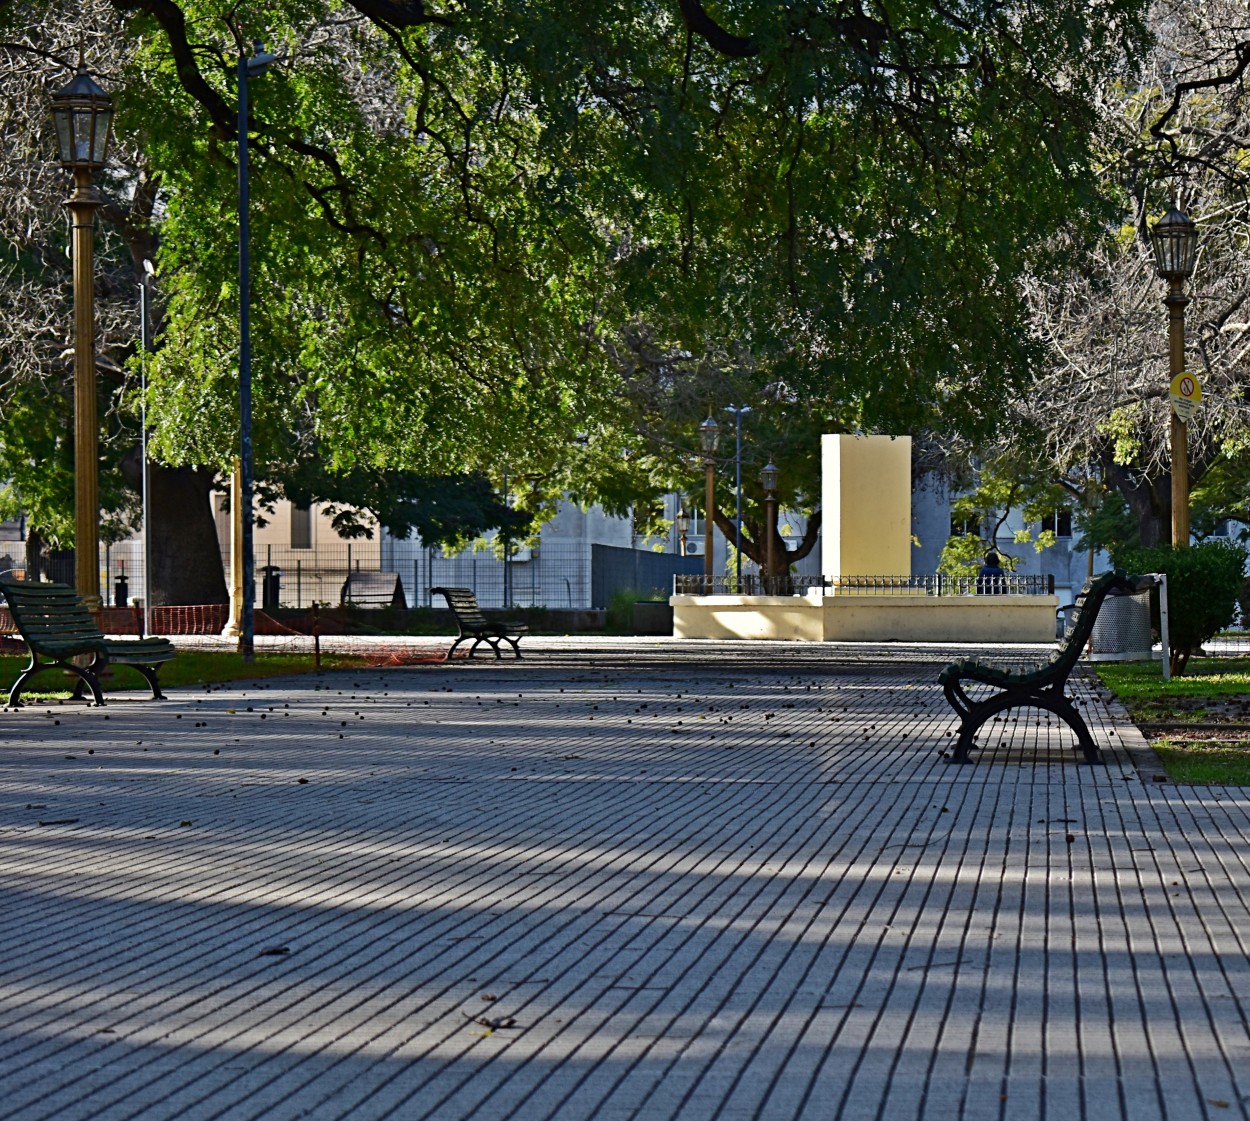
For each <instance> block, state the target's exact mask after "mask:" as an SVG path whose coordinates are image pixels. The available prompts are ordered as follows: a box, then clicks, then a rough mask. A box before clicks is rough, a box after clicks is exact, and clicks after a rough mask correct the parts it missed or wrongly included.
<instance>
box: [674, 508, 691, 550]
mask: <svg viewBox="0 0 1250 1121" xmlns="http://www.w3.org/2000/svg"><path fill="white" fill-rule="evenodd" d="M689 532H690V515H689V514H687V513H686V508H685V506H683V507H682V508H681V509H680V510H679V511H678V512H677V551H678V555H679V556H683V557H684V556H685V555H686V534H687V533H689Z"/></svg>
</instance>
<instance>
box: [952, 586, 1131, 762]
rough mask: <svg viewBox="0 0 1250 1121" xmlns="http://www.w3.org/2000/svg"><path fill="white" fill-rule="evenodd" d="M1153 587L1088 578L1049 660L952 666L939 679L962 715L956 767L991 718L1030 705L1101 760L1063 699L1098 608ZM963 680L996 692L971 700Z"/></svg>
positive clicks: (1077, 715) (1071, 706)
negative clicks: (1067, 730)
mask: <svg viewBox="0 0 1250 1121" xmlns="http://www.w3.org/2000/svg"><path fill="white" fill-rule="evenodd" d="M1143 580H1144V581H1145V582H1144V586H1145V587H1150V586H1151V585H1152V583H1153V581H1152V580H1150V578H1149V577H1146V578H1141V577H1135V576H1126V575H1125V574H1124V573H1123V572H1104V573H1103V574H1102V575H1101V576H1098V577H1096V578H1095V579H1093V580H1090V581H1089V582H1088V583H1087V584H1086V585H1085V587H1083V588H1082V589H1081V591H1080V594H1078V595H1077V597H1076V604H1075V609H1074V610H1073V611H1072V612H1071V613H1070V616H1069V620H1070V622H1071V627H1070V629H1069V630H1068V633H1067V634H1066V635H1065V636H1064V639H1063V641H1062V642H1060V643H1059V645H1058V647H1056V648H1055V650H1054V651H1053V652H1052V653H1051V655H1050V657H1049V658H1047V659H1046V661H1044V662H1042V663H1040V664H1039V665H1036V666H1033V667H1031V668H1029V669H1023V670H1021V669H1010V668H1008V667H1005V666H996V665H993V664H991V663H989V662H982V661H978V660H976V659H972V658H965V659H964V660H962V661H959V662H951V663H950V665H948V666H947V667H946V668H945V669H944V670H942V672H941V674H939V675H938V680H939V681H940V682H941V683H942V688H943V690H944V691H945V693H946V699H947V700H948V701H950V703H951V707H952V708H953V709H954V710H955V711H956V712H957V713H958V714H959V739H958V741H957V742H956V744H955V750H954V751H953V752H952V753H951V755H950V761H951V762H952V763H966V762H968V752H969V751H970V750H971V749H972V748H973V746H974V744H973V738H974V737H975V735H976V734H977V732H978V731H979V730H980V728H981V726H982V725H983V724H985V722H986V721H987V720H989V719H990V718H991V717H992V716H995V715H997V714H998V713H1000V712H1003V711H1005V710H1006V709H1009V708H1017V707H1022V706H1027V705H1032V706H1033V707H1034V708H1044V709H1046V710H1047V711H1049V712H1053V713H1054V714H1055V715H1056V716H1058V717H1059V718H1060V719H1061V720H1063V721H1065V722H1066V723H1067V724H1068V726H1069V727H1070V728H1071V729H1072V730H1073V731H1074V732H1076V737H1077V741H1078V742H1079V743H1080V746H1081V752H1082V754H1083V755H1084V757H1085V761H1086V762H1087V763H1095V762H1097V761H1098V748H1097V747H1096V746H1095V745H1094V740H1093V737H1092V736H1091V735H1090V734H1089V728H1088V727H1087V726H1086V724H1085V721H1084V720H1083V719H1082V718H1081V714H1080V713H1079V712H1077V710H1076V706H1075V705H1074V704H1073V703H1072V701H1071V699H1070V698H1069V697H1067V696H1065V695H1064V691H1063V690H1064V686H1065V685H1066V684H1067V681H1068V675H1069V674H1071V672H1072V670H1073V668H1074V667H1075V666H1076V663H1077V659H1078V658H1080V656H1081V651H1082V650H1084V649H1085V645H1086V643H1088V642H1089V638H1090V635H1091V634H1092V633H1093V630H1094V621H1095V620H1096V619H1097V618H1098V610H1099V608H1101V607H1102V605H1103V601H1104V600H1105V599H1106V598H1107V597H1108V596H1114V595H1132V594H1134V593H1136V592H1138V591H1141V590H1142V587H1143ZM965 682H976V683H978V684H980V685H986V686H990V687H991V688H993V689H995V690H997V691H996V692H994V693H992V694H990V695H989V696H988V697H986V698H984V699H983V700H973V699H972V698H971V697H970V696H969V695H968V693H967V692H966V690H965V689H964V683H965Z"/></svg>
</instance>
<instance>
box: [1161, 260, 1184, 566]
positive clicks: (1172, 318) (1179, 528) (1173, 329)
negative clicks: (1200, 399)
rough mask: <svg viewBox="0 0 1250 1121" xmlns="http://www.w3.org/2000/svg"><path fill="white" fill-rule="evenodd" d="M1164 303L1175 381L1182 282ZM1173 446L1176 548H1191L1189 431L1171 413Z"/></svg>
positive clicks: (1180, 361) (1180, 359)
mask: <svg viewBox="0 0 1250 1121" xmlns="http://www.w3.org/2000/svg"><path fill="white" fill-rule="evenodd" d="M1163 302H1164V303H1165V304H1166V305H1167V309H1168V375H1169V378H1170V379H1172V380H1174V379H1176V378H1178V377H1180V375H1181V374H1183V373H1184V372H1185V308H1186V306H1187V305H1188V303H1189V297H1188V296H1186V295H1185V293H1184V291H1183V290H1182V288H1181V281H1180V280H1177V279H1174V280H1171V281H1169V283H1168V294H1167V296H1166V297H1165V298H1164V300H1163ZM1169 413H1170V416H1169V420H1170V422H1171V437H1172V439H1171V444H1172V548H1174V549H1184V548H1187V547H1188V546H1189V429H1188V428H1187V427H1186V426H1185V422H1184V421H1183V420H1181V418H1180V417H1178V416H1177V415H1176V411H1175V410H1174V409H1169Z"/></svg>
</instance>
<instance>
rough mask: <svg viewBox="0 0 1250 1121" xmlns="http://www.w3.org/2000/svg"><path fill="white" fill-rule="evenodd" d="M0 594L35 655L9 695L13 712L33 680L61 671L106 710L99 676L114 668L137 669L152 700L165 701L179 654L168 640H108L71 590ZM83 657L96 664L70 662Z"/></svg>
mask: <svg viewBox="0 0 1250 1121" xmlns="http://www.w3.org/2000/svg"><path fill="white" fill-rule="evenodd" d="M0 593H2V594H3V595H4V598H5V601H6V602H7V604H8V607H9V614H10V615H11V616H12V618H13V623H14V626H15V627H16V628H17V632H18V634H19V635H20V636H21V637H22V640H23V641H24V642H25V643H26V649H27V651H28V652H29V654H30V664H29V665H28V666H27V667H26V668H25V669H24V670H23V671H22V673H21V674H20V675H19V676H18V679H17V681H15V682H14V684H13V688H12V689H11V690H10V691H9V705H10V707H16V706H17V705H18V704H20V703H21V702H20V698H21V694H22V689H23V688H24V687H25V685H26V682H27V681H29V680H30V678H32V677H33V676H34V675H35V674H36V673H41V672H42V671H43V670H46V669H54V668H58V667H59V668H61V669H63V670H66V671H67V672H69V673H72V674H74V675H75V676H77V678H78V683H77V684H76V685H75V687H74V695H75V696H80V695H81V693H82V689H83V686H84V685H85V686H86V687H87V688H89V689H90V690H91V695H92V697H93V698H94V700H95V703H96V704H98V705H102V704H103V703H104V697H103V695H102V693H101V691H100V679H99V671H100V670H102V669H103V668H104V667H105V666H107V665H108V664H109V663H110V662H115V663H117V664H118V665H128V666H131V667H132V668H133V669H134V670H135V671H136V672H138V673H139V674H140V675H141V676H142V677H143V679H144V680H145V681H146V682H147V683H148V685H149V686H151V689H152V696H153V697H154V698H155V699H157V700H159V699H161V698H162V696H163V694H162V693H161V687H160V682H159V680H158V676H157V675H158V672H159V667H160V666H161V665H162V664H164V663H165V662H167V661H169V660H170V659H171V658H173V657H174V655H175V654H176V653H177V651H176V650H175V648H174V646H173V643H171V642H170V641H169V640H168V639H165V638H141V639H116V638H109V637H107V636H106V635H105V634H104V632H103V631H101V630H100V626H99V624H98V623H97V621H96V619H95V617H94V616H93V615H92V614H91V612H90V611H88V610H87V608H86V605H85V604H84V603H83V602H82V600H81V599H80V598H79V597H78V594H77V593H76V592H75V591H74V590H73V588H70V587H68V586H67V585H65V584H53V583H47V584H44V583H37V582H34V581H26V580H0ZM80 655H90V656H91V661H90V662H89V663H88V664H87V665H75V664H74V662H72V661H71V660H70V659H71V658H74V657H78V656H80Z"/></svg>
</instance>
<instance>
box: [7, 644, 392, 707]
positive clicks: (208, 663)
mask: <svg viewBox="0 0 1250 1121" xmlns="http://www.w3.org/2000/svg"><path fill="white" fill-rule="evenodd" d="M27 661H28V660H27V658H26V657H25V656H23V655H0V702H3V701H4V700H5V699H7V696H8V691H9V689H10V688H12V686H13V682H14V681H16V680H17V676H18V674H19V673H21V672H22V670H23V669H25V668H26V665H27ZM368 664H369V663H368V660H367V659H365V658H361V657H358V656H356V655H351V654H322V655H321V668H322V669H327V670H329V669H357V668H361V667H364V666H367V665H368ZM316 668H317V667H316V665H315V664H314V660H313V655H312V654H290V653H280V654H259V653H258V654H257V655H256V659H255V661H253V662H251V663H245V662H244V661H243V655H242V654H240V653H239V652H238V651H237V650H180V651H178V656H177V657H176V658H175V659H174V660H173V661H172V662H166V663H165V664H164V665H163V666H161V673H160V677H161V688H162V689H177V688H178V687H179V686H188V685H212V684H217V683H220V682H225V681H253V680H255V679H257V678H261V677H281V676H284V675H287V674H299V673H311V672H313V671H314V670H315V669H316ZM110 672H111V673H112V674H113V676H112V677H111V678H107V677H106V682H107V684H106V687H105V693H106V694H107V693H113V692H125V691H127V690H130V689H147V687H148V685H147V682H146V681H144V680H143V678H142V677H141V676H139V674H138V673H136V672H135V671H134V670H133V669H131V668H130V667H129V666H121V665H119V666H112V667H110ZM64 680H65V685H64V687H63V688H52V687H51V685H52V683H54V682H56V681H57V672H56V671H55V670H50V671H48V672H46V673H41V674H38V675H37V676H36V677H35V678H34V679H33V680H32V681H31V685H33V686H34V688H33V689H32V690H23V693H22V696H23V697H32V698H34V697H39V696H54V697H55V696H61V695H62V694H64V693H66V692H68V691H69V690H70V689H72V688H73V685H74V680H75V679H74V678H72V677H71V676H70V675H69V674H66V675H65V678H64Z"/></svg>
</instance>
